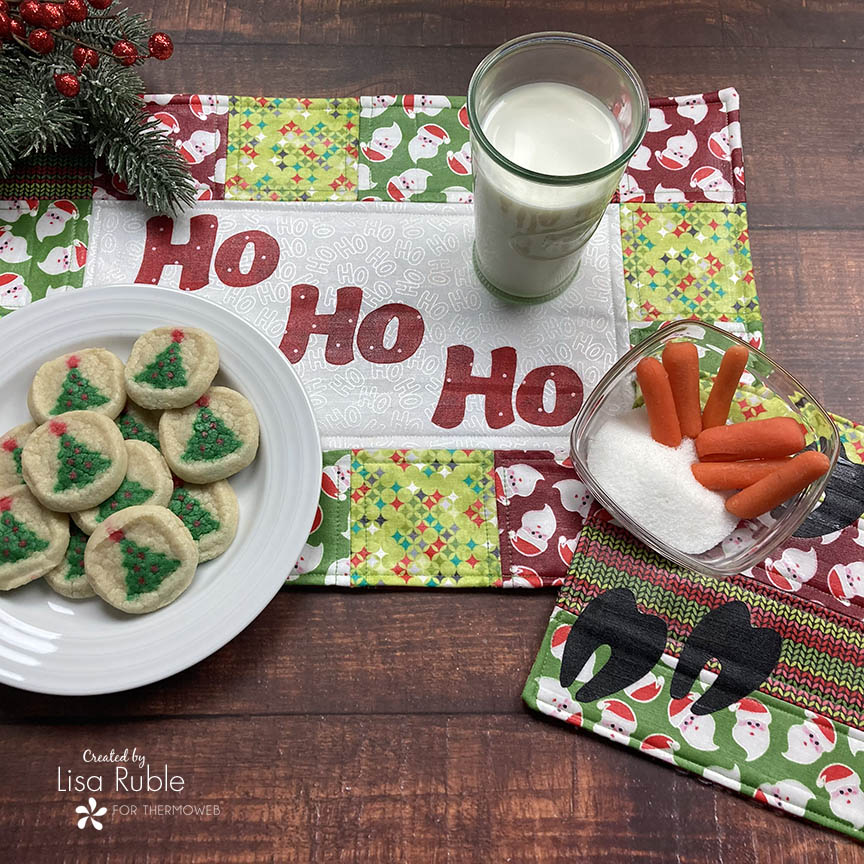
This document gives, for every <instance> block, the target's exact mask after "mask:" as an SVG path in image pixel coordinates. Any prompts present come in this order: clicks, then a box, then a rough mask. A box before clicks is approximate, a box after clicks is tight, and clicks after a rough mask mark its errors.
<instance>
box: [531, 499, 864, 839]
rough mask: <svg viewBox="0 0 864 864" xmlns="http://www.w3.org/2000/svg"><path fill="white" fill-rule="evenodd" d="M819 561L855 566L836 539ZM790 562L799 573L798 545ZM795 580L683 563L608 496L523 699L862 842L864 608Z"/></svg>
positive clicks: (577, 556)
mask: <svg viewBox="0 0 864 864" xmlns="http://www.w3.org/2000/svg"><path fill="white" fill-rule="evenodd" d="M862 525H864V523H862V522H861V521H858V522H857V523H856V524H855V526H854V527H853V528H852V529H851V532H850V533H852V539H853V541H854V538H857V537H858V536H860V530H861V527H862ZM810 542H811V545H812V543H813V541H812V540H811V541H810ZM817 545H820V544H817ZM793 548H796V549H797V548H798V547H793ZM819 559H820V562H821V565H822V566H823V567H825V568H829V569H830V570H840V571H843V570H844V569H845V568H847V567H848V566H849V565H848V563H847V562H848V559H847V558H846V557H845V552H844V547H843V544H841V543H838V542H837V541H836V539H835V540H833V541H832V542H830V543H828V544H826V545H825V546H824V548H822V549H820V553H819ZM781 560H782V561H783V564H782V565H781V567H780V569H779V571H778V572H786V573H787V575H788V574H790V573H792V572H794V565H795V562H796V561H797V560H800V559H797V558H795V557H791V556H789V555H788V553H785V552H784V554H783V556H781ZM807 566H809V565H807ZM857 566H858V567H861V566H864V565H861V564H858V565H857ZM789 568H791V569H789ZM801 572H802V574H803V572H804V571H803V570H802V571H801ZM809 578H810V577H807V578H805V579H804V581H808V579H809ZM796 592H797V589H795V588H790V587H789V586H788V585H787V586H786V587H785V590H784V589H778V587H776V586H775V585H774V584H769V583H768V582H766V581H764V580H761V579H753V578H751V577H749V576H747V575H740V576H735V577H732V578H729V579H726V580H718V579H713V578H711V577H707V576H701V575H698V574H696V573H694V572H692V571H690V570H687V569H686V568H681V567H678V566H677V565H673V564H672V563H671V562H669V561H667V560H666V559H664V558H662V557H660V556H659V555H657V554H655V553H654V552H653V551H651V550H649V549H648V548H647V547H645V546H644V545H642V544H641V543H640V542H639V541H638V540H636V539H635V538H634V537H633V536H632V535H631V534H629V533H628V532H627V531H626V530H624V529H623V528H620V527H618V526H616V525H614V524H613V523H612V522H610V521H609V517H608V514H606V513H605V511H603V510H600V509H596V510H595V511H594V512H592V513H591V514H590V515H589V517H588V519H587V521H586V523H585V525H584V526H583V528H582V532H581V534H580V536H579V540H578V542H577V544H576V548H575V551H574V554H573V560H572V562H571V567H570V571H569V574H568V576H567V578H566V580H565V582H564V585H563V587H562V588H561V591H560V593H559V595H558V600H557V603H556V606H555V609H554V611H553V613H552V616H551V618H550V621H549V625H548V627H547V630H546V634H545V636H544V639H543V643H542V645H541V648H540V653H539V654H538V656H537V659H536V661H535V663H534V666H533V668H532V670H531V674H530V676H529V678H528V681H527V683H526V685H525V689H524V692H523V694H522V695H523V698H524V700H525V701H526V702H527V703H528V705H530V706H531V707H532V708H534V709H536V710H538V711H541V712H543V713H545V714H548V715H550V716H553V717H556V718H558V719H560V720H562V721H564V722H566V723H568V724H571V725H572V726H575V727H582V728H585V729H588V730H590V731H592V732H594V733H596V734H598V735H600V736H602V737H604V738H607V739H608V740H610V741H613V742H615V743H617V744H622V745H625V746H628V747H631V748H633V749H635V750H639V751H640V752H642V753H644V754H647V755H649V756H653V757H654V758H657V759H661V760H663V761H665V762H668V763H670V764H672V765H674V766H676V767H680V768H684V769H686V770H688V771H691V772H693V773H694V774H696V775H697V776H700V777H702V778H703V779H705V780H710V781H712V782H715V783H719V784H720V785H722V786H725V787H727V788H729V789H732V790H734V791H736V792H740V793H741V794H743V795H748V796H751V797H753V798H755V799H756V800H758V801H760V802H762V803H763V804H768V805H770V806H773V807H776V808H778V809H780V810H782V811H785V812H787V813H790V814H792V815H795V816H799V817H805V818H808V819H811V820H813V821H815V822H818V823H819V824H821V825H824V826H827V827H830V828H834V829H836V830H838V831H842V832H844V833H847V834H850V835H852V836H854V837H855V838H856V839H858V840H862V839H864V833H862V828H864V794H862V790H861V785H860V784H861V776H862V773H864V757H862V755H861V753H862V751H864V732H862V729H864V703H862V697H861V692H862V683H864V682H862V674H864V669H862V645H864V625H862V621H861V611H862V610H861V607H860V606H857V605H856V606H853V605H852V604H851V602H850V601H851V600H852V598H851V595H849V594H847V595H846V600H847V605H846V606H842V605H841V606H840V609H839V610H835V609H830V608H827V607H826V606H823V605H822V604H821V602H820V601H818V600H816V599H810V598H808V597H806V596H804V595H802V594H800V593H796ZM841 602H842V598H841Z"/></svg>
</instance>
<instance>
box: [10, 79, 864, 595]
mask: <svg viewBox="0 0 864 864" xmlns="http://www.w3.org/2000/svg"><path fill="white" fill-rule="evenodd" d="M145 103H146V106H147V109H148V110H149V111H150V112H151V113H152V114H153V115H154V116H155V117H156V118H157V119H158V121H159V123H160V126H161V128H162V131H163V132H164V134H165V135H166V136H168V137H169V138H170V139H171V140H172V141H174V143H175V145H176V147H177V148H178V150H179V151H180V152H181V154H182V155H183V157H184V159H185V160H186V161H187V163H188V164H189V166H190V170H191V171H192V174H193V177H194V179H195V182H196V186H197V189H198V202H197V204H196V207H195V209H194V210H193V211H192V212H190V213H189V214H186V215H185V216H183V217H181V218H178V219H176V220H171V219H166V218H164V217H153V216H152V215H151V214H148V213H146V212H145V211H144V210H143V209H142V208H141V207H140V206H139V205H138V204H137V203H136V202H134V201H131V200H129V197H128V195H126V193H125V190H124V189H123V188H122V184H120V183H119V182H118V181H117V178H114V177H111V176H108V175H106V174H104V173H103V172H102V171H101V170H100V169H99V166H93V165H92V164H91V166H90V168H89V175H90V179H91V181H92V182H91V183H90V185H89V187H88V185H87V182H86V178H87V176H88V170H87V167H86V159H85V160H84V162H83V163H82V156H81V154H71V155H69V156H64V157H58V158H54V159H50V160H42V162H41V163H32V164H31V163H28V165H27V166H26V169H25V170H24V171H22V172H20V174H19V175H18V176H17V177H15V178H13V179H12V180H9V181H6V182H5V183H4V184H3V186H2V191H3V194H5V195H6V196H8V197H7V199H6V200H5V201H2V202H0V262H2V263H0V315H4V314H7V313H8V312H10V311H12V310H14V308H16V307H19V306H21V305H24V304H26V303H29V302H33V301H35V300H38V299H40V298H42V297H44V296H46V295H47V294H49V293H51V292H54V291H68V290H77V289H80V288H85V289H86V287H87V286H89V285H92V284H96V283H103V284H104V283H105V282H106V281H108V282H143V283H146V284H160V285H167V286H171V287H175V288H178V289H180V290H187V291H196V292H200V294H201V296H205V297H208V298H210V299H212V300H214V301H216V302H218V303H221V304H223V305H225V306H226V307H228V308H231V309H232V310H234V311H235V312H237V313H239V314H241V315H243V316H244V317H246V318H247V319H248V320H250V321H251V322H252V323H253V324H254V325H255V326H257V327H258V328H259V329H261V330H262V331H263V332H264V333H265V334H266V335H267V337H268V338H269V339H270V340H271V341H272V342H273V343H274V344H276V345H278V346H279V347H280V348H281V350H282V351H283V352H284V353H285V354H286V356H287V357H288V359H289V360H291V361H292V363H295V364H296V368H297V370H298V372H299V373H300V376H301V378H302V379H303V381H304V383H305V384H306V387H307V389H308V390H309V392H310V393H311V394H312V399H313V402H314V404H315V408H316V413H317V416H318V418H319V423H320V425H321V429H322V435H323V438H324V444H325V447H327V448H328V454H327V457H326V461H327V468H328V469H329V474H330V475H331V476H328V470H326V469H325V474H324V477H323V478H322V493H321V509H320V514H321V516H320V521H318V522H316V525H315V531H313V532H312V534H311V535H310V539H309V542H308V545H307V549H306V550H304V555H303V558H302V560H301V561H299V562H297V568H296V569H295V572H294V573H293V574H292V577H293V581H294V582H295V583H296V584H324V583H325V582H327V581H328V580H329V581H331V582H335V583H338V584H351V585H358V586H359V585H364V586H365V585H380V584H384V585H447V586H449V585H464V586H468V585H472V586H473V585H488V586H542V585H549V584H554V583H555V582H557V581H560V579H561V578H562V577H563V575H564V572H565V568H566V563H567V562H568V561H569V559H570V555H571V554H572V549H573V548H574V546H575V542H576V539H577V536H578V533H579V528H580V526H581V520H582V518H583V516H584V513H585V512H587V509H586V508H587V507H588V506H589V505H590V501H589V500H588V499H587V497H586V495H585V492H584V489H583V488H582V487H581V484H579V481H578V479H577V478H576V477H575V475H574V474H573V473H572V469H571V468H570V467H569V466H568V464H567V462H566V459H565V455H566V448H567V437H566V435H567V430H568V426H569V422H570V420H571V419H572V417H573V416H574V415H575V413H576V411H577V410H578V407H579V405H580V404H581V400H582V398H583V397H584V395H585V393H587V392H588V391H589V390H590V388H591V387H592V386H593V385H594V384H595V383H596V381H597V380H598V378H599V376H600V374H601V373H602V372H603V371H604V370H605V368H607V367H608V366H609V365H610V364H611V362H612V361H613V360H614V358H615V357H616V356H618V355H620V354H621V353H622V352H623V351H624V350H625V349H626V348H627V346H628V345H629V344H630V343H631V342H636V341H638V340H639V339H641V338H643V336H644V334H646V333H650V332H653V330H655V329H656V328H657V327H659V326H662V324H663V323H664V322H666V321H671V320H675V319H677V318H680V317H691V316H692V317H699V318H703V319H705V320H708V321H712V322H715V323H718V324H719V325H720V326H723V327H725V328H727V329H729V330H730V331H732V332H734V333H736V334H737V335H739V336H742V337H744V338H746V339H749V340H751V341H752V342H753V343H754V344H757V345H759V344H761V340H762V326H761V319H760V317H759V305H758V300H757V296H756V291H755V285H754V281H753V271H752V265H751V262H750V250H749V238H748V233H747V210H746V207H747V205H746V202H745V198H746V196H745V186H744V176H743V171H742V167H741V166H742V164H743V162H742V149H741V135H740V120H739V113H738V112H739V100H738V94H737V93H736V91H735V90H734V89H733V88H726V89H723V90H719V91H714V92H711V93H704V94H697V95H688V96H680V97H673V98H661V99H654V100H652V103H651V117H650V124H649V130H648V133H647V135H646V137H645V140H644V142H643V145H642V147H641V148H640V149H639V151H638V152H637V154H636V155H635V156H634V158H633V160H632V161H631V163H630V165H629V167H628V170H627V172H626V174H625V175H624V178H623V179H622V183H621V187H620V189H619V192H618V194H617V195H616V198H615V200H614V201H613V202H612V203H611V204H610V207H609V208H608V210H607V214H606V216H605V218H604V221H603V223H602V224H601V227H600V229H599V230H598V232H597V234H596V235H595V237H594V238H593V240H592V244H591V246H590V247H589V250H588V252H587V256H586V265H588V266H585V267H583V273H582V274H581V275H580V278H579V281H578V283H577V284H575V285H574V286H573V287H572V288H571V290H570V291H568V292H567V293H566V294H564V295H562V297H561V298H559V299H558V300H556V301H554V302H552V303H549V304H544V305H543V306H540V307H534V308H533V309H532V310H526V309H524V308H522V307H518V308H514V307H510V306H508V305H507V304H504V303H501V302H500V301H497V300H495V299H494V298H492V297H490V295H488V294H487V293H486V292H485V291H483V290H482V289H481V288H480V286H479V284H478V283H477V282H476V280H475V277H474V275H473V273H472V271H471V265H470V241H471V220H472V217H471V207H470V206H469V205H470V204H471V203H472V185H473V184H472V173H471V155H470V142H469V140H468V129H467V116H466V113H465V99H464V97H446V96H436V95H423V94H404V95H378V96H364V97H361V98H360V99H353V98H341V97H334V98H306V97H294V96H273V97H251V96H220V95H201V94H196V95H178V94H165V95H155V96H148V97H145ZM82 178H83V179H82ZM85 190H86V191H85ZM628 331H629V338H628ZM855 434H857V433H855ZM433 456H434V458H432V457H433ZM465 460H467V461H465ZM454 465H456V466H459V467H458V469H457V468H454V467H452V466H454ZM469 466H470V467H469ZM415 468H416V471H417V472H421V476H422V483H421V482H420V479H415V478H414V476H413V475H414V473H416V472H415ZM394 471H397V472H402V473H407V474H410V475H411V477H410V478H409V479H408V482H407V483H405V484H403V483H402V482H401V480H399V481H397V480H396V478H395V476H392V475H393V472H394ZM363 472H366V473H367V474H368V476H366V477H363ZM382 472H383V473H382ZM361 481H362V482H361ZM385 481H386V482H387V483H388V484H389V488H388V487H386V486H385V485H384V484H385ZM334 483H335V484H336V488H337V490H338V491H337V492H336V494H335V497H333V496H331V495H328V491H330V492H332V489H333V484H334ZM460 483H461V484H463V485H462V486H460V485H459V484H460ZM355 484H356V485H355ZM463 486H464V488H463ZM475 487H476V488H475ZM420 489H424V490H428V495H426V498H425V499H423V500H426V501H427V502H429V505H430V506H426V505H424V506H422V507H421V506H414V505H415V504H416V502H415V501H413V498H412V496H413V495H414V494H415V493H416V494H417V495H420V494H421V492H419V491H417V490H420ZM379 493H380V494H379ZM408 502H411V503H410V505H409V503H408ZM373 508H374V510H377V512H374V511H373ZM862 509H864V508H862ZM373 513H374V518H373ZM478 520H479V521H478ZM400 550H401V552H400ZM409 564H410V567H409V566H408V565H409Z"/></svg>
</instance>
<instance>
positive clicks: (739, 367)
mask: <svg viewBox="0 0 864 864" xmlns="http://www.w3.org/2000/svg"><path fill="white" fill-rule="evenodd" d="M749 356H750V352H749V351H748V350H747V346H746V345H733V346H732V347H731V348H728V349H727V350H726V353H725V354H724V355H723V359H722V360H721V361H720V368H719V369H718V370H717V375H716V377H715V378H714V384H713V385H712V386H711V392H710V393H709V394H708V401H707V402H706V403H705V410H704V411H703V412H702V428H703V429H710V428H711V427H713V426H722V425H723V424H724V423H725V422H726V420H727V419H728V417H729V408H730V406H731V405H732V398H733V397H734V396H735V390H736V388H737V387H738V382H739V381H740V380H741V374H742V373H743V372H744V367H745V366H746V365H747V358H748V357H749Z"/></svg>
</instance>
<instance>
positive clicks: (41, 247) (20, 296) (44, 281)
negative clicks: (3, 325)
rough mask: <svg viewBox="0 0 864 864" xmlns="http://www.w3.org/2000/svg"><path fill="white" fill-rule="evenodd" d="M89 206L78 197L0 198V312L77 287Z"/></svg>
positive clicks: (84, 253) (84, 258)
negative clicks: (54, 199) (47, 198)
mask: <svg viewBox="0 0 864 864" xmlns="http://www.w3.org/2000/svg"><path fill="white" fill-rule="evenodd" d="M90 209H91V202H90V201H88V200H83V199H75V200H74V201H73V200H71V199H59V200H56V201H52V200H47V201H39V200H38V199H36V198H17V199H14V200H8V201H0V317H2V316H3V315H8V314H9V313H10V312H11V311H13V310H14V309H19V308H21V307H22V306H27V305H28V304H29V303H32V302H33V301H34V300H41V299H42V298H43V297H45V296H46V295H48V294H52V293H54V292H56V291H72V290H74V289H76V288H80V287H81V286H82V284H83V282H84V265H85V263H86V261H87V243H88V217H89V215H90Z"/></svg>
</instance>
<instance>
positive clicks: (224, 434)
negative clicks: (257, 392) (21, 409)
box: [0, 327, 258, 613]
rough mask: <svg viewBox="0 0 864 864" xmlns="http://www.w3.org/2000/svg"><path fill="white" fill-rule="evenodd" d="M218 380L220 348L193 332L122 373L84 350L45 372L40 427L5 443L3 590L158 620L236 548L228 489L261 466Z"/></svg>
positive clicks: (35, 411) (246, 422) (167, 341)
mask: <svg viewBox="0 0 864 864" xmlns="http://www.w3.org/2000/svg"><path fill="white" fill-rule="evenodd" d="M218 370H219V351H218V348H217V346H216V343H215V341H214V340H213V338H212V337H211V336H210V335H209V334H207V333H205V332H204V331H203V330H198V329H195V328H192V327H159V328H157V329H156V330H151V331H150V332H148V333H145V334H144V335H143V336H141V337H140V338H139V339H138V340H137V341H136V342H135V344H134V345H133V347H132V353H131V354H130V356H129V360H128V362H127V363H126V365H125V367H124V365H123V363H122V361H121V360H120V359H119V358H117V357H116V356H115V355H114V354H112V353H111V352H110V351H107V350H105V349H104V348H85V349H82V350H80V351H76V352H74V353H72V354H64V355H63V356H62V357H57V358H56V359H54V360H50V361H49V362H47V363H45V364H43V365H42V366H41V367H40V368H39V371H38V372H37V373H36V377H35V378H34V379H33V383H32V384H31V386H30V392H29V394H28V397H27V407H28V408H29V410H30V414H31V416H32V418H33V419H32V422H29V423H24V424H22V425H20V426H16V427H15V428H14V429H11V430H10V431H9V432H7V433H6V434H5V435H4V436H3V437H2V438H0V590H10V589H12V588H18V587H20V586H22V585H26V584H27V583H29V582H32V581H33V580H34V579H37V578H39V577H40V576H41V577H44V579H45V581H46V582H47V583H48V585H50V586H51V588H53V589H54V590H55V591H57V592H58V593H59V594H62V595H64V596H66V597H72V598H84V597H92V596H94V595H98V596H99V597H101V598H102V599H103V600H105V601H106V602H107V603H109V604H110V605H111V606H114V607H115V608H117V609H120V610H122V611H124V612H133V613H140V612H152V611H153V610H154V609H159V608H160V607H162V606H165V605H166V604H168V603H171V602H172V601H173V600H175V599H176V598H177V597H179V596H180V594H182V593H183V591H185V590H186V588H188V587H189V584H190V583H191V581H192V578H193V576H194V575H195V570H196V568H197V566H198V564H199V563H200V562H202V561H208V560H210V559H211V558H215V557H216V556H217V555H221V554H222V553H223V552H224V551H225V550H226V549H227V548H228V547H229V546H230V545H231V542H232V541H233V539H234V535H235V534H236V532H237V521H238V516H239V511H238V507H237V497H236V495H235V494H234V491H233V490H232V488H231V486H230V484H229V483H228V482H227V479H226V478H228V477H230V476H231V475H232V474H236V473H237V472H238V471H240V470H242V469H243V468H245V467H246V466H247V465H249V463H250V462H252V460H253V459H254V458H255V455H256V453H257V452H258V418H257V417H256V415H255V410H254V409H253V408H252V406H251V404H250V403H249V401H248V400H247V399H246V398H245V397H244V396H242V395H241V394H240V393H237V392H236V391H234V390H230V389H228V388H227V387H214V386H212V384H213V379H214V378H215V376H216V373H217V372H218ZM70 515H71V517H72V522H71V524H70V520H69V516H70Z"/></svg>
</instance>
